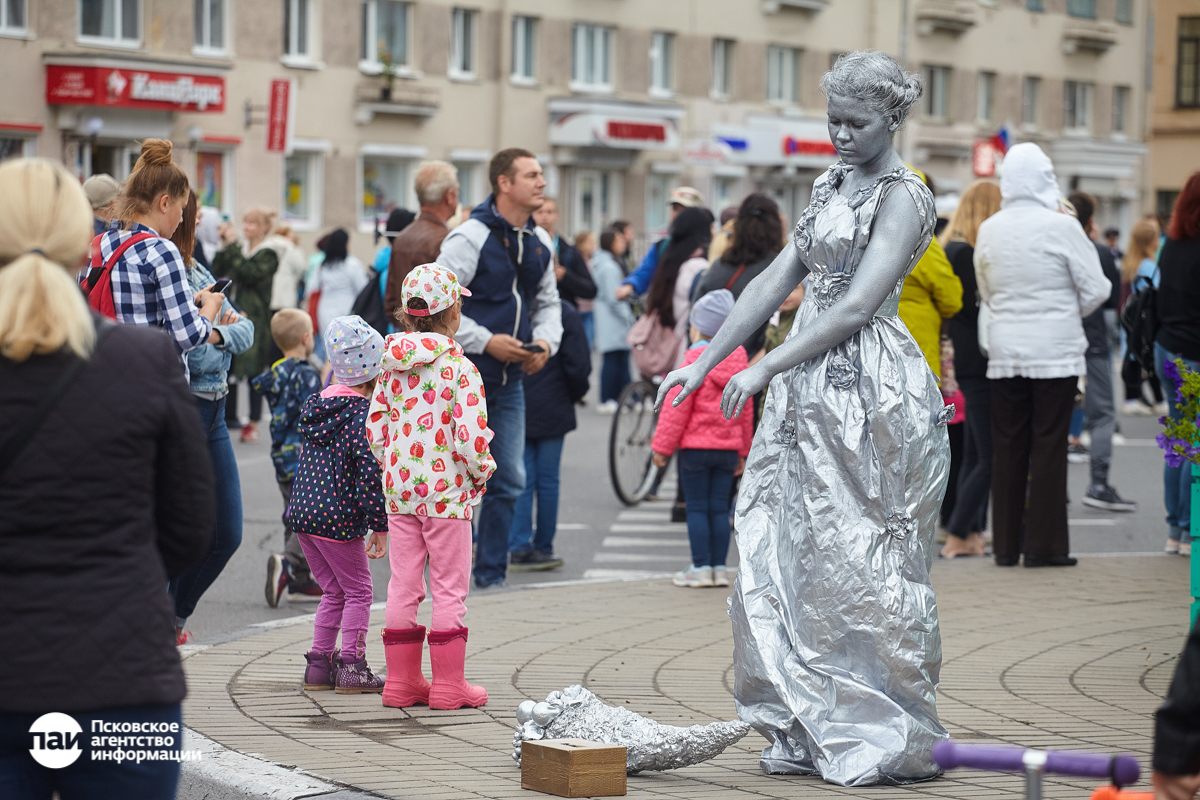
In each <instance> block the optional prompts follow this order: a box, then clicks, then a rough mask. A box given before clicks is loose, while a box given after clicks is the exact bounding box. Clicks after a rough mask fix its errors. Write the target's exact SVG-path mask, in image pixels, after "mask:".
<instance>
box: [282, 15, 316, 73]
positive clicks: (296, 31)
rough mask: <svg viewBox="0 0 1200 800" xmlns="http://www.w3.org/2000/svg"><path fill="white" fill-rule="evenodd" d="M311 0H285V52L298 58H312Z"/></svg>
mask: <svg viewBox="0 0 1200 800" xmlns="http://www.w3.org/2000/svg"><path fill="white" fill-rule="evenodd" d="M311 12H312V8H311V3H310V0H283V53H284V55H286V56H290V57H291V58H294V59H297V60H308V59H310V58H312V47H311V46H310V45H311V41H310V39H311V37H312V25H311V20H310V16H311Z"/></svg>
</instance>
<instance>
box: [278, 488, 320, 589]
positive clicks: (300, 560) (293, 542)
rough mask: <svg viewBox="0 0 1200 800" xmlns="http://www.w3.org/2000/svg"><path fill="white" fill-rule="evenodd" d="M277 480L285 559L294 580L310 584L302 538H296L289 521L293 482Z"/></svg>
mask: <svg viewBox="0 0 1200 800" xmlns="http://www.w3.org/2000/svg"><path fill="white" fill-rule="evenodd" d="M276 480H277V483H278V484H279V493H280V494H281V495H283V557H284V558H286V559H287V562H288V564H289V565H290V566H291V568H292V580H294V581H295V582H296V585H297V586H299V585H301V584H305V583H308V582H309V581H310V580H311V579H312V573H311V572H309V570H308V559H307V558H305V557H304V551H303V550H301V549H300V538H299V537H298V536H296V534H295V532H294V531H293V530H292V525H291V523H290V522H289V521H288V516H287V515H288V506H289V505H290V504H291V502H292V482H291V481H280V480H278V479H276Z"/></svg>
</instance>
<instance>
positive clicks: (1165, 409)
mask: <svg viewBox="0 0 1200 800" xmlns="http://www.w3.org/2000/svg"><path fill="white" fill-rule="evenodd" d="M1154 413H1155V414H1158V415H1159V416H1160V417H1165V416H1166V415H1167V414H1170V413H1171V407H1170V406H1169V405H1168V404H1167V401H1166V400H1163V401H1162V402H1161V403H1155V404H1154Z"/></svg>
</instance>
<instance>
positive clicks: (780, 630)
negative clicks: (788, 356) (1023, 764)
mask: <svg viewBox="0 0 1200 800" xmlns="http://www.w3.org/2000/svg"><path fill="white" fill-rule="evenodd" d="M849 170H850V167H848V166H846V165H845V164H842V163H838V164H835V165H834V166H833V167H831V168H830V169H829V171H828V172H826V173H825V174H824V175H823V176H822V177H821V178H819V179H818V180H817V182H816V184H815V185H814V187H813V196H812V203H811V205H810V206H809V207H808V208H807V209H806V210H805V212H804V214H803V215H802V216H801V218H800V221H799V223H798V224H797V226H796V231H795V234H794V238H795V242H796V246H797V248H798V250H799V253H800V256H801V258H802V259H803V260H804V263H805V264H806V265H807V267H808V268H809V270H810V281H809V283H810V288H809V292H808V294H807V296H806V297H805V298H804V302H803V304H802V305H801V307H800V312H799V314H798V315H797V317H796V321H795V325H794V326H793V329H792V335H795V334H796V332H797V331H799V330H802V329H803V328H804V327H805V326H806V325H807V324H809V323H811V322H812V321H813V320H814V319H816V318H817V316H818V315H820V314H821V313H823V312H824V311H825V310H826V309H828V308H830V307H831V306H832V305H833V304H835V303H837V301H838V300H839V299H841V297H842V295H843V294H844V292H845V291H846V288H847V287H848V286H849V285H850V281H851V280H852V279H853V276H854V272H855V270H856V268H857V266H858V264H859V261H860V260H861V259H862V256H863V252H864V250H865V249H866V246H867V242H868V240H869V238H870V235H871V229H872V223H873V221H874V218H875V214H876V212H877V211H878V209H879V206H880V203H881V201H882V198H883V197H884V196H885V195H886V194H887V193H888V192H889V191H907V192H908V193H909V195H910V196H911V197H912V198H913V201H914V202H915V203H916V206H917V210H918V212H919V215H920V217H921V225H922V235H921V240H920V243H919V246H918V248H917V250H916V252H915V253H914V254H913V255H912V260H911V262H910V263H909V267H908V269H909V271H911V270H912V267H913V265H914V264H915V263H916V260H917V258H918V257H919V256H920V254H921V253H923V252H924V250H925V248H926V246H927V245H928V243H929V240H930V237H931V235H932V232H933V224H934V219H935V216H934V208H933V199H932V196H931V195H930V193H929V190H928V189H926V188H925V186H924V184H922V183H921V180H920V178H918V177H917V176H916V175H915V174H913V173H912V172H910V171H909V170H907V169H898V170H895V171H893V172H891V173H888V174H886V175H884V176H882V177H881V178H880V179H879V180H877V181H876V182H875V183H873V184H872V185H870V186H867V187H864V188H863V189H861V190H859V191H857V192H855V193H854V195H853V196H851V197H849V198H847V197H845V196H843V195H841V194H839V193H838V191H837V190H838V186H839V185H840V184H841V182H842V179H843V178H844V177H845V176H846V174H847V172H849ZM900 287H901V284H897V285H896V288H895V290H894V291H893V292H892V294H891V295H890V296H889V297H888V299H887V300H886V301H885V302H884V303H883V306H882V307H881V308H880V309H879V311H878V312H876V314H875V317H874V318H873V319H872V320H871V321H870V322H868V323H867V324H866V325H865V326H864V327H863V328H861V329H860V330H859V331H857V332H855V333H854V334H852V335H851V336H850V337H849V338H847V339H846V340H845V341H843V342H842V343H840V344H838V345H836V346H835V347H833V348H832V349H830V350H829V351H827V352H826V353H824V354H822V355H820V356H818V357H817V358H814V359H811V360H809V361H806V362H804V363H801V364H800V365H798V366H796V367H795V368H793V369H791V370H788V371H786V372H783V373H780V374H779V375H777V376H776V377H775V378H774V379H773V380H772V381H771V384H770V389H769V394H768V396H767V401H766V407H765V410H764V413H763V417H762V422H761V424H760V425H759V428H758V432H757V434H756V435H755V439H754V445H753V448H752V449H751V451H750V456H749V458H748V460H747V463H746V470H745V475H744V477H743V478H742V483H741V492H740V495H739V497H738V503H737V512H736V518H735V528H736V530H737V544H738V551H739V553H740V554H741V562H740V564H741V565H740V566H739V568H738V574H737V581H736V583H735V585H734V595H733V598H732V601H731V605H730V616H731V618H732V620H733V637H734V697H735V699H736V701H737V709H738V716H739V717H741V719H743V720H744V721H746V722H749V723H750V724H751V725H753V726H754V727H755V728H756V729H757V730H758V731H759V732H760V733H762V734H763V735H764V736H766V737H767V738H768V739H769V740H770V741H771V742H772V744H771V745H770V746H769V747H767V748H766V749H765V750H763V753H762V759H761V762H760V763H761V765H762V768H763V769H764V770H765V771H766V772H771V773H819V774H820V775H821V777H823V778H824V779H825V780H826V781H829V782H830V783H835V784H840V785H843V786H862V785H868V784H875V783H886V784H895V783H908V782H912V781H919V780H925V779H928V778H932V777H934V776H936V775H937V774H938V770H937V768H936V767H935V766H934V764H933V761H932V760H931V758H930V751H931V750H932V748H933V744H934V742H936V741H938V740H939V739H941V738H944V737H945V736H946V731H945V729H944V728H943V727H942V726H941V724H940V723H939V722H938V718H937V709H936V707H935V702H934V693H935V690H936V688H937V683H938V677H939V671H940V669H941V661H942V645H941V633H940V630H939V628H938V616H937V606H936V604H935V601H934V594H933V587H932V586H931V585H930V582H929V570H930V567H931V565H932V560H933V552H934V550H933V547H934V545H933V538H934V531H935V526H936V520H937V514H938V509H939V507H940V505H941V502H942V495H943V493H944V491H945V486H946V478H947V474H948V472H949V465H950V449H949V443H948V440H947V435H946V429H945V424H946V422H947V420H948V419H949V417H948V416H947V415H946V408H945V406H944V405H943V401H942V396H941V393H940V392H939V391H938V387H937V381H936V379H935V378H934V376H933V373H932V372H931V371H930V369H929V367H928V366H927V365H926V363H925V359H924V357H923V356H922V354H921V351H920V349H919V348H918V347H917V345H916V343H915V342H914V341H913V339H912V337H911V336H910V335H909V333H908V330H907V329H906V328H905V326H904V323H903V322H901V321H900V319H899V318H898V317H897V316H896V308H897V303H898V298H899V294H900ZM951 413H953V411H952V410H951Z"/></svg>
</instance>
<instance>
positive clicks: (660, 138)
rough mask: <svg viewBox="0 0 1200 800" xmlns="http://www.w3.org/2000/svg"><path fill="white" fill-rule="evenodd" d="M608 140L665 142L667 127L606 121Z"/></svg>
mask: <svg viewBox="0 0 1200 800" xmlns="http://www.w3.org/2000/svg"><path fill="white" fill-rule="evenodd" d="M608 138H610V139H636V140H637V141H640V142H665V141H666V140H667V126H666V125H663V124H661V123H657V122H618V121H617V120H615V119H610V120H609V121H608Z"/></svg>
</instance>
